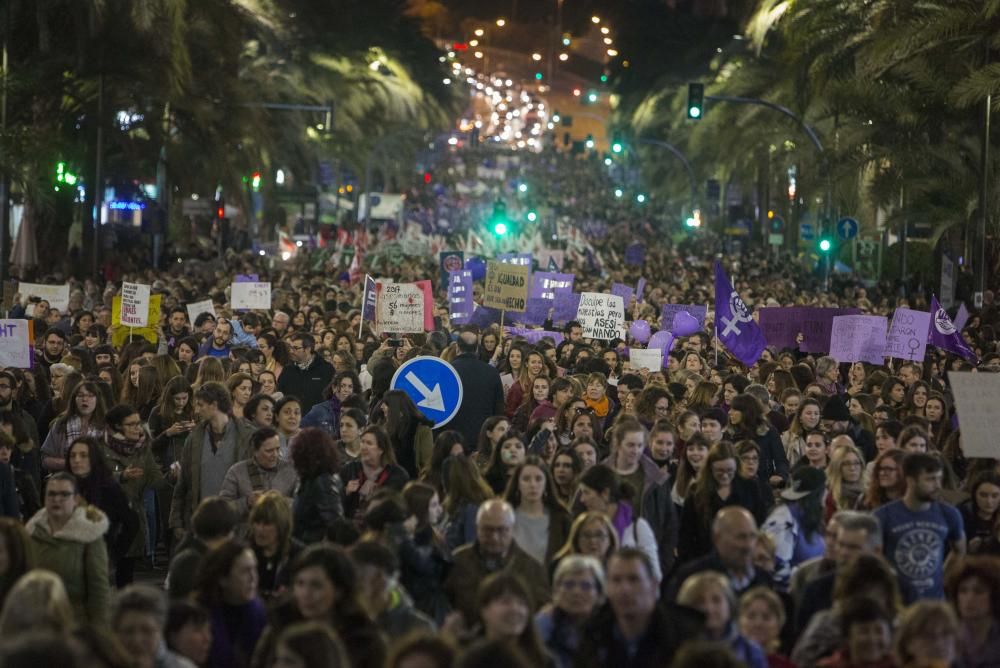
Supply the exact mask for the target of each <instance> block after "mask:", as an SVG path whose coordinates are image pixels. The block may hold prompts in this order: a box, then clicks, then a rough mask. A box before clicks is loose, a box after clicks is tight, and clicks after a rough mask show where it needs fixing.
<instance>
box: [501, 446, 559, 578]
mask: <svg viewBox="0 0 1000 668" xmlns="http://www.w3.org/2000/svg"><path fill="white" fill-rule="evenodd" d="M504 498H506V500H507V502H508V503H509V504H510V505H511V507H513V508H514V516H515V521H514V540H515V541H516V542H517V545H518V547H520V548H521V549H522V550H524V551H525V552H527V553H528V555H529V556H530V557H532V558H534V559H535V561H537V562H538V563H539V564H541V565H542V566H545V565H547V564H548V563H549V561H550V560H551V559H552V555H553V554H555V552H556V551H557V550H558V549H559V548H560V547H562V545H563V543H565V542H566V536H567V535H569V527H570V523H571V521H572V520H571V518H570V515H569V512H568V511H567V510H566V509H565V508H564V507H563V505H562V504H561V503H559V499H558V497H557V495H556V489H555V484H554V483H553V481H552V474H551V473H550V471H549V467H548V466H546V465H545V462H544V461H542V459H541V458H539V457H537V456H535V455H529V456H528V457H527V458H526V459H525V460H524V463H522V464H520V465H519V466H517V468H515V469H514V473H513V474H512V476H511V479H510V484H509V485H508V486H507V491H506V494H505V496H504Z"/></svg>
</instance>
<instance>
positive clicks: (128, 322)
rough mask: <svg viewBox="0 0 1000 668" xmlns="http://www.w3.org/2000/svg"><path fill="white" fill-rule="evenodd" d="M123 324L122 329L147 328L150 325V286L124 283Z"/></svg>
mask: <svg viewBox="0 0 1000 668" xmlns="http://www.w3.org/2000/svg"><path fill="white" fill-rule="evenodd" d="M121 323H122V327H145V326H146V325H148V324H149V286H148V285H143V284H142V283H122V310H121ZM154 324H158V323H154Z"/></svg>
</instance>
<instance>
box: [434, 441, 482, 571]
mask: <svg viewBox="0 0 1000 668" xmlns="http://www.w3.org/2000/svg"><path fill="white" fill-rule="evenodd" d="M443 480H444V489H445V497H444V536H445V544H446V545H447V547H448V551H449V552H453V551H454V550H455V549H457V548H458V547H460V546H462V545H465V544H466V543H471V542H473V541H474V540H476V511H477V510H478V509H479V505H480V504H481V503H482V502H483V501H486V500H487V499H490V498H493V496H494V494H493V490H492V489H490V486H489V485H488V484H487V483H486V481H485V480H483V477H482V475H481V474H480V473H479V469H478V468H477V467H476V466H475V465H474V464H473V463H472V460H471V459H469V458H468V457H463V456H459V457H451V458H450V459H448V460H447V461H446V462H445V466H444V476H443Z"/></svg>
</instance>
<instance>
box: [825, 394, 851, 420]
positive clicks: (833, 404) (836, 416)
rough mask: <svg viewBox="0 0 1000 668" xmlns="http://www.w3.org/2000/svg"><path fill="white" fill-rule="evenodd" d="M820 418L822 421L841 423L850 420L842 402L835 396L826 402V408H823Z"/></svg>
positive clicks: (848, 412) (849, 414) (845, 406)
mask: <svg viewBox="0 0 1000 668" xmlns="http://www.w3.org/2000/svg"><path fill="white" fill-rule="evenodd" d="M822 417H823V419H824V420H833V421H835V422H843V421H844V420H850V419H851V412H850V411H849V410H847V404H845V403H844V400H843V399H841V398H840V396H839V395H836V394H835V395H833V396H832V397H830V398H829V399H828V400H827V402H826V406H823V413H822Z"/></svg>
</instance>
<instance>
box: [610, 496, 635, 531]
mask: <svg viewBox="0 0 1000 668" xmlns="http://www.w3.org/2000/svg"><path fill="white" fill-rule="evenodd" d="M611 524H613V525H614V527H615V531H617V532H618V537H619V538H621V537H622V536H624V535H625V529H627V528H628V527H629V525H631V524H632V506H630V505H629V504H628V503H626V502H624V501H619V502H618V510H617V511H616V512H615V516H614V517H612V518H611Z"/></svg>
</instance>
